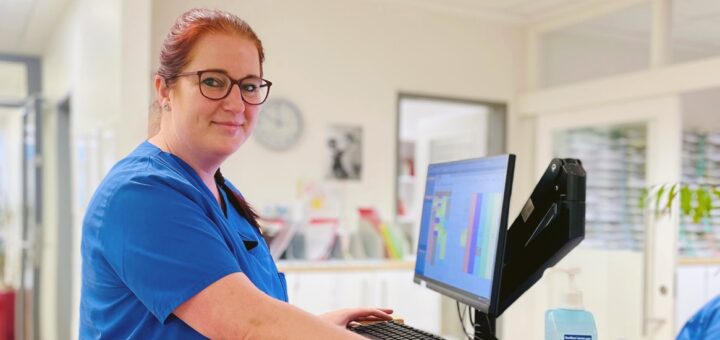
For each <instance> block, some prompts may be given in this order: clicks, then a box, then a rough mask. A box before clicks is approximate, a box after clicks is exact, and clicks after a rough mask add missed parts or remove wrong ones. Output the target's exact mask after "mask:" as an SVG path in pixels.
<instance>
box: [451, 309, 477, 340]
mask: <svg viewBox="0 0 720 340" xmlns="http://www.w3.org/2000/svg"><path fill="white" fill-rule="evenodd" d="M455 306H456V307H457V313H458V318H460V327H461V328H462V331H463V334H465V337H467V338H468V339H469V340H473V337H474V336H475V334H474V333H475V323H473V324H472V326H473V334H469V333H468V332H467V329H466V328H465V312H466V311H467V308H463V313H462V314H460V302H457V301H455ZM466 307H467V306H466ZM470 321H471V322H472V315H470Z"/></svg>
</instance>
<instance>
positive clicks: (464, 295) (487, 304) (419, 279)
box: [413, 154, 515, 315]
mask: <svg viewBox="0 0 720 340" xmlns="http://www.w3.org/2000/svg"><path fill="white" fill-rule="evenodd" d="M494 158H507V167H506V173H505V192H504V193H503V203H502V210H501V212H500V225H499V228H500V230H499V231H498V240H497V249H496V251H495V266H494V268H493V279H492V289H491V292H490V298H489V299H485V298H483V297H481V296H478V295H475V294H472V293H471V292H468V291H466V290H463V289H459V288H456V287H452V286H450V285H448V284H445V283H442V282H439V281H437V280H435V279H432V278H429V277H427V276H424V275H420V274H418V265H417V264H418V259H417V256H418V254H419V252H418V251H417V249H419V247H420V237H419V235H420V233H419V232H418V239H417V244H416V252H415V271H414V277H413V281H414V282H415V283H418V284H420V285H423V286H425V287H427V288H429V289H431V290H434V291H436V292H438V293H440V294H443V295H445V296H447V297H449V298H452V299H455V300H457V301H458V302H462V303H463V304H466V305H468V306H471V307H473V308H475V309H476V310H478V311H481V312H483V313H487V314H488V315H497V313H498V310H499V304H500V303H499V302H500V284H501V282H502V268H503V262H504V254H505V241H506V239H507V225H508V213H509V210H510V196H511V194H512V184H513V174H514V172H515V155H514V154H506V155H499V156H490V157H477V158H469V159H463V160H457V161H452V162H442V163H433V164H429V165H428V172H427V173H430V167H431V166H441V165H448V164H456V163H464V162H472V161H478V160H492V159H494ZM427 185H428V183H427V179H426V180H425V188H424V191H423V195H424V194H425V193H426V192H427ZM422 223H423V221H422V218H421V221H420V227H422Z"/></svg>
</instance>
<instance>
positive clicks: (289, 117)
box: [254, 99, 303, 151]
mask: <svg viewBox="0 0 720 340" xmlns="http://www.w3.org/2000/svg"><path fill="white" fill-rule="evenodd" d="M302 131H303V120H302V114H301V113H300V110H299V109H298V108H297V106H295V104H293V103H291V102H290V101H288V100H284V99H276V100H268V101H267V102H266V103H265V104H263V107H262V109H261V110H260V113H259V116H258V121H257V126H256V127H255V133H254V135H255V139H256V140H257V141H258V143H260V144H261V145H263V146H265V147H267V148H269V149H272V150H278V151H279V150H286V149H289V148H290V147H292V146H293V145H295V143H296V142H297V141H298V140H299V139H300V136H301V135H302Z"/></svg>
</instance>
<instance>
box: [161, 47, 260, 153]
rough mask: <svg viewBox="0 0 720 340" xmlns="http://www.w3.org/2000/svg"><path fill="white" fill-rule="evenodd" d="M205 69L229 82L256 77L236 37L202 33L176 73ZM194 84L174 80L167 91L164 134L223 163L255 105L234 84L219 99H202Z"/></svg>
mask: <svg viewBox="0 0 720 340" xmlns="http://www.w3.org/2000/svg"><path fill="white" fill-rule="evenodd" d="M208 69H219V70H224V71H226V72H227V74H228V75H229V76H230V77H231V78H232V79H241V78H244V77H247V76H251V75H252V76H256V77H260V76H261V74H260V60H259V56H258V50H257V48H256V47H255V45H254V44H253V43H252V42H251V41H250V40H249V39H246V38H244V37H241V36H238V35H231V34H212V33H211V34H206V35H205V36H203V37H201V38H200V39H198V41H197V42H196V44H195V46H194V47H193V49H192V51H191V53H190V63H189V64H188V65H187V66H185V68H184V69H183V70H182V71H181V72H195V71H201V70H208ZM198 81H199V79H198V77H197V76H186V77H179V78H177V80H176V82H175V84H173V85H172V86H171V88H170V91H169V98H170V106H171V107H172V112H170V115H171V116H172V117H171V119H169V121H170V124H169V125H170V126H168V129H169V130H170V131H168V133H170V134H173V136H172V137H171V138H172V139H174V140H175V141H176V142H180V143H183V144H184V148H186V149H189V150H188V151H190V152H192V153H194V154H198V155H203V156H204V157H206V156H211V157H218V158H222V159H224V158H226V157H227V156H229V155H231V154H232V153H233V152H235V151H236V150H237V149H238V148H239V147H240V145H242V144H243V143H244V142H245V140H247V138H248V137H249V136H250V134H251V133H252V131H253V129H254V128H255V123H256V121H257V114H258V111H259V110H260V105H251V104H247V103H245V102H244V101H243V100H242V97H241V95H240V88H239V87H238V86H235V85H233V87H232V90H231V92H230V94H229V95H228V96H227V97H225V98H224V99H221V100H211V99H208V98H205V97H204V96H203V95H202V94H201V93H200V88H199V85H198Z"/></svg>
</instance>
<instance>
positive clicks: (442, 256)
mask: <svg viewBox="0 0 720 340" xmlns="http://www.w3.org/2000/svg"><path fill="white" fill-rule="evenodd" d="M514 169H515V155H503V156H494V157H485V158H477V159H468V160H461V161H455V162H447V163H437V164H431V165H430V166H429V167H428V173H427V180H426V184H425V195H424V196H423V205H422V220H421V223H420V233H419V237H418V247H417V258H416V262H415V277H414V281H415V282H416V283H419V284H421V285H425V286H426V287H428V288H430V289H432V290H435V291H437V292H439V293H441V294H443V295H446V296H448V297H450V298H453V299H455V300H457V301H459V302H462V303H464V304H466V305H469V306H471V307H473V308H475V309H476V310H479V311H482V312H484V313H487V314H490V315H494V314H495V313H496V311H497V308H498V299H499V290H500V275H501V270H502V264H503V253H504V249H505V237H506V233H507V221H508V206H509V204H510V193H511V191H512V180H513V172H514Z"/></svg>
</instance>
